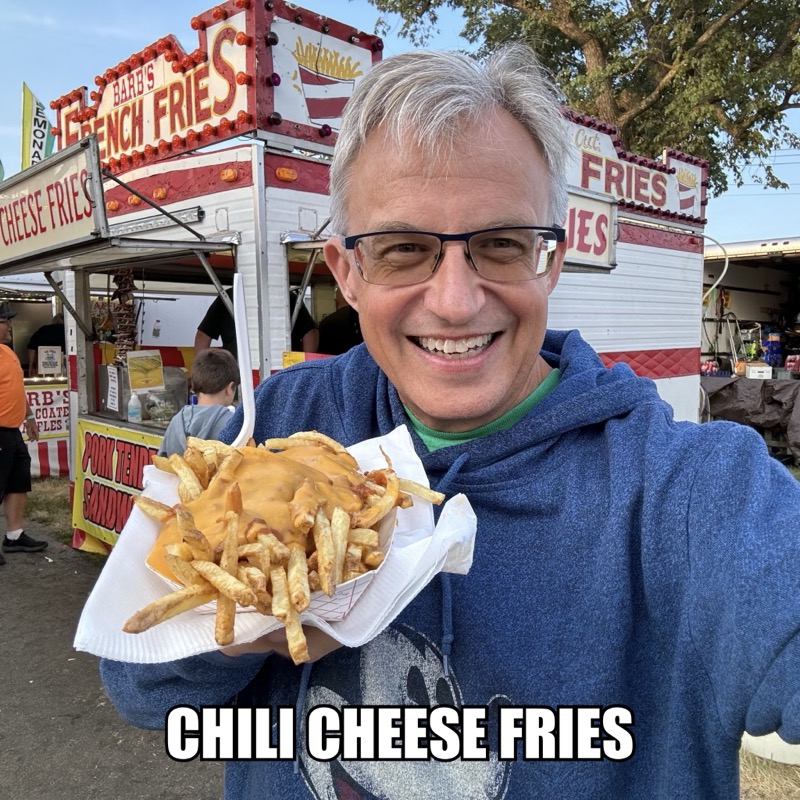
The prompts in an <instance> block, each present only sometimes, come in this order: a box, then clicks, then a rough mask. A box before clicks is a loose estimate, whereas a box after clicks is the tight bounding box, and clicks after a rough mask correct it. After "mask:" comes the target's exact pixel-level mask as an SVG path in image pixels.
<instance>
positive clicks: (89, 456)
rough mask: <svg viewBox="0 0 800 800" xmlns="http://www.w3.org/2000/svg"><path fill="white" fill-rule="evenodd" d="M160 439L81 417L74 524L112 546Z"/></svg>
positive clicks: (73, 510) (78, 437) (76, 454)
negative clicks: (143, 472)
mask: <svg viewBox="0 0 800 800" xmlns="http://www.w3.org/2000/svg"><path fill="white" fill-rule="evenodd" d="M160 443H161V437H160V436H159V435H158V434H156V435H153V434H148V433H134V432H133V431H129V430H126V429H124V428H116V427H114V426H112V425H104V424H102V423H98V422H91V421H89V420H86V419H79V420H78V435H77V437H76V452H75V494H74V498H73V505H72V525H73V527H75V528H78V529H79V530H82V531H84V532H85V533H87V534H89V535H91V536H94V537H95V538H97V539H100V540H101V541H103V542H106V543H107V544H114V543H115V542H116V541H117V538H118V537H119V534H120V531H121V530H122V528H123V526H124V525H125V522H126V521H127V519H128V516H129V515H130V512H131V506H132V505H133V499H134V497H135V496H137V495H138V494H139V493H140V492H141V491H142V471H143V470H144V467H145V466H146V465H147V464H149V463H150V462H151V459H152V457H153V455H154V454H155V453H156V452H157V451H158V446H159V444H160Z"/></svg>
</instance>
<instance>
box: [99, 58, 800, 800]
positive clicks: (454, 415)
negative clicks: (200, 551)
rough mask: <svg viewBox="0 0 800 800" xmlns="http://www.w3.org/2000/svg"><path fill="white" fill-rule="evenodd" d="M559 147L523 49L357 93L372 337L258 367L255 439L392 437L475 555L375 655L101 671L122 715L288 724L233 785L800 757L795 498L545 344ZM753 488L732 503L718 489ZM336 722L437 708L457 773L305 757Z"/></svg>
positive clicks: (405, 71)
mask: <svg viewBox="0 0 800 800" xmlns="http://www.w3.org/2000/svg"><path fill="white" fill-rule="evenodd" d="M569 153H570V145H569V142H568V138H567V134H566V131H565V129H564V125H563V118H562V115H561V109H560V108H559V104H558V99H557V93H556V92H555V90H554V89H553V88H552V87H551V86H550V84H549V83H548V81H547V78H546V76H545V74H544V72H543V70H542V69H541V68H540V66H539V64H538V62H537V61H536V58H535V56H534V55H533V54H532V53H531V52H530V51H529V50H528V49H527V48H524V47H520V46H512V47H508V48H505V49H503V50H501V51H500V52H498V53H496V54H495V55H494V56H492V57H491V58H490V59H489V60H488V61H487V62H486V63H485V64H479V63H478V62H476V61H473V60H472V59H470V58H469V57H467V56H463V55H459V54H454V53H436V52H420V51H418V52H414V53H407V54H404V55H400V56H396V57H393V58H389V59H387V60H386V61H384V62H382V63H380V64H379V65H377V66H375V67H374V68H373V69H372V70H371V71H370V72H369V73H368V74H367V75H366V76H365V77H364V79H363V80H362V81H361V82H360V83H359V84H358V85H357V87H356V89H355V92H354V95H353V97H352V99H351V100H350V101H349V103H348V106H347V108H346V111H345V117H344V119H343V123H342V128H341V132H340V134H339V138H338V141H337V144H336V151H335V156H334V161H333V165H332V168H331V180H330V187H331V206H332V226H333V229H334V231H335V233H336V235H335V236H333V237H332V238H331V239H330V240H329V241H328V243H327V244H326V246H325V257H326V260H327V263H328V264H329V266H330V268H331V269H332V271H333V272H334V275H335V276H336V279H337V282H338V285H339V287H340V289H341V291H342V292H343V294H344V296H345V297H346V299H347V301H348V302H349V303H350V304H351V305H352V306H353V308H355V309H356V310H357V311H358V313H359V318H360V322H361V328H362V332H363V336H364V344H363V345H360V346H358V347H355V348H353V349H352V350H350V351H348V352H347V353H346V354H344V355H342V356H339V357H336V358H330V359H322V360H318V361H313V362H307V363H304V364H301V365H298V366H296V367H293V368H290V369H286V370H282V371H281V372H280V373H278V374H277V375H275V376H273V377H271V378H269V379H268V380H267V381H265V382H264V383H263V384H262V385H261V386H260V387H259V389H258V390H257V395H256V410H257V418H256V427H255V432H254V436H255V438H256V440H257V441H261V440H263V439H265V438H267V437H281V436H287V435H289V434H291V433H293V432H295V431H298V430H308V429H317V430H320V431H322V432H324V433H326V434H328V435H330V436H333V437H334V438H336V439H338V440H339V441H341V442H343V443H344V444H348V445H349V444H352V443H354V442H357V441H360V440H362V439H367V438H370V437H374V436H378V435H381V434H386V433H389V432H390V431H392V430H393V429H394V428H396V427H397V426H399V425H406V426H408V427H409V428H410V429H411V431H412V439H413V442H414V446H415V448H416V451H417V453H418V454H419V456H420V458H421V459H422V462H423V464H424V466H425V469H426V471H427V474H428V476H429V478H430V481H431V484H432V485H433V487H434V488H436V489H438V490H439V491H442V492H444V493H446V494H447V495H453V494H455V493H457V492H463V493H464V494H466V495H467V497H468V498H469V500H470V502H471V504H472V506H473V508H474V510H475V513H476V515H477V518H478V533H477V539H476V544H475V553H474V561H473V565H472V568H471V570H470V572H469V574H467V575H464V576H462V575H457V576H456V575H453V576H451V575H447V574H441V575H438V576H436V577H435V578H434V579H433V580H432V581H431V582H430V583H429V584H428V585H427V586H426V587H425V589H424V590H423V591H422V592H421V593H420V594H419V595H418V596H417V597H415V598H414V599H413V601H412V602H411V603H410V604H409V605H408V606H407V607H406V608H405V609H404V610H403V611H402V612H401V613H400V614H399V616H397V618H396V619H395V620H394V621H393V622H392V623H391V625H390V626H389V627H388V628H387V629H386V630H385V631H383V632H382V633H381V634H380V635H378V636H377V637H376V638H374V639H373V640H371V641H370V642H368V643H367V644H365V645H364V646H363V647H360V648H354V649H347V648H340V647H337V644H336V642H334V641H333V640H331V639H327V638H326V637H325V636H324V635H322V634H321V633H320V632H319V631H316V630H315V629H311V628H309V629H308V631H307V633H308V638H309V648H310V651H311V655H312V658H314V659H316V660H315V662H314V664H313V669H312V667H311V665H310V664H307V665H305V666H304V667H303V668H299V667H295V666H294V665H293V664H292V663H291V662H290V661H288V660H287V659H286V658H285V652H286V643H285V639H284V638H283V636H282V634H273V635H270V636H267V637H264V638H262V639H260V640H258V641H256V642H252V643H249V644H244V645H238V646H235V647H231V648H228V649H226V650H225V651H224V652H216V653H212V654H206V655H203V656H198V657H196V658H192V659H186V660H183V661H181V662H177V663H174V664H162V665H149V666H144V665H141V666H140V665H132V664H119V663H115V662H109V661H104V662H103V664H102V674H103V678H104V681H105V685H106V688H107V690H108V692H109V694H110V696H111V698H112V699H113V701H114V702H115V704H116V705H117V706H118V708H119V709H120V711H121V713H122V714H123V715H124V716H125V717H126V718H127V719H129V720H131V721H132V722H134V723H135V724H139V725H144V726H152V727H161V726H163V725H164V715H165V714H166V712H167V711H168V709H170V708H171V707H172V706H175V705H179V704H191V705H198V706H199V705H221V704H230V703H234V702H235V703H236V704H237V706H238V707H239V708H243V707H247V706H270V707H273V708H274V709H275V710H276V711H277V709H278V708H280V707H284V706H287V705H290V706H294V707H295V708H296V710H297V714H298V717H299V719H298V723H299V726H300V728H299V732H300V735H299V736H298V739H297V748H298V753H297V764H296V766H297V767H298V771H299V776H298V775H295V774H294V773H293V768H292V765H291V764H289V763H276V762H267V761H260V762H258V761H231V762H229V763H228V764H227V766H226V779H225V796H226V798H230V799H231V800H232V798H237V799H241V798H261V797H280V798H290V800H294V799H295V798H345V797H346V798H364V799H365V800H367V799H368V798H369V799H370V800H372V799H374V798H381V799H382V800H414V799H415V798H420V797H436V798H439V797H441V798H459V800H463V799H465V798H470V799H471V798H482V799H483V800H485V798H514V799H516V798H536V800H564V798H575V799H576V800H584V799H586V798H598V799H599V800H643V798H647V800H674V798H679V797H680V798H692V799H693V800H699V799H701V798H720V799H722V798H725V799H726V800H734V798H737V797H738V772H737V770H738V748H739V740H740V737H741V734H742V732H743V731H744V730H745V728H747V730H749V731H750V732H752V733H756V734H760V733H767V732H768V731H773V730H779V731H780V733H781V735H783V736H784V737H785V738H787V739H788V740H790V741H796V742H797V741H800V634H798V631H800V546H798V536H797V531H798V528H800V489H798V484H797V482H796V481H795V480H794V479H793V478H792V476H791V475H790V474H789V473H788V472H787V471H786V470H785V469H784V468H783V467H782V466H781V465H780V464H778V463H777V462H776V461H774V460H773V459H771V458H770V457H769V455H768V454H767V452H766V449H765V447H764V444H763V442H762V440H761V439H760V437H758V436H757V435H756V434H755V433H754V432H752V431H750V430H748V429H747V428H744V427H741V426H738V425H734V424H730V423H710V424H707V425H703V426H700V425H693V424H689V423H676V422H674V421H673V419H672V413H671V409H670V408H669V406H667V405H666V404H665V403H664V402H663V401H661V400H660V399H659V397H658V394H657V392H656V390H655V387H654V384H653V383H652V382H651V381H649V380H646V379H643V378H638V377H637V376H636V375H634V374H633V372H632V371H631V370H630V369H629V368H628V367H627V366H625V365H621V364H620V365H616V366H614V367H613V368H611V369H606V368H605V367H604V366H603V365H602V363H601V361H600V359H599V357H598V356H597V354H596V353H595V352H594V351H593V350H592V349H591V348H590V347H589V345H588V344H586V342H584V341H583V340H582V339H581V337H580V335H579V334H578V332H577V331H548V330H547V329H546V322H547V304H548V298H549V296H550V294H551V292H552V291H553V290H554V288H555V286H556V283H557V281H558V276H559V272H560V269H561V265H562V261H563V258H564V250H565V247H566V245H565V241H564V231H563V229H562V228H561V227H560V225H561V223H562V222H563V220H564V218H565V215H566V206H567V187H566V177H565V176H566V168H567V159H568V157H569ZM240 426H241V412H238V413H237V416H235V417H234V419H233V421H232V422H231V423H230V424H229V426H228V427H227V428H226V429H225V431H223V434H222V438H223V440H225V441H229V442H230V441H231V440H232V439H233V438H234V436H235V435H236V433H237V431H238V430H239V427H240ZM741 475H747V476H748V478H747V479H748V491H747V492H737V493H735V494H734V496H733V497H731V496H730V493H715V492H713V491H709V485H710V482H713V483H718V484H719V485H730V484H734V485H736V484H737V481H740V479H741ZM716 495H719V496H716ZM347 706H370V707H373V706H377V707H383V708H386V709H388V710H391V711H393V712H398V713H397V714H396V716H397V717H398V719H399V718H400V716H401V714H400V710H399V709H398V708H396V707H403V709H402V710H406V709H407V708H409V707H414V708H416V710H417V711H419V710H420V709H423V710H425V709H428V708H432V707H436V708H437V709H441V713H443V714H444V713H447V714H449V713H450V711H449V710H447V711H445V709H450V710H454V713H455V715H456V720H457V721H456V723H455V724H454V726H453V727H452V728H448V727H447V726H445V728H447V730H445V728H441V729H439V734H437V733H435V732H431V733H430V735H429V736H428V737H427V740H428V742H429V743H430V741H433V742H434V744H436V745H437V749H438V750H441V747H442V746H444V744H448V745H449V744H450V742H449V739H450V738H451V734H452V735H453V736H456V739H457V741H456V751H455V754H454V755H455V757H453V755H452V754H451V755H449V756H448V757H446V758H445V757H442V758H441V759H439V760H437V758H436V757H433V758H427V757H425V756H422V757H421V758H418V757H416V756H415V757H413V758H409V759H407V760H404V759H403V758H402V757H399V758H395V757H392V758H390V759H387V760H381V759H380V758H365V759H364V760H358V759H349V758H346V757H340V756H337V757H335V758H331V759H330V760H324V759H322V758H319V757H317V758H315V757H312V756H310V755H309V751H308V749H307V743H308V742H307V740H306V739H305V737H304V735H303V734H304V732H305V730H306V728H305V723H306V720H307V719H308V715H309V713H310V711H311V709H313V708H325V709H326V710H325V713H326V714H327V715H329V716H330V715H331V714H333V717H332V718H334V719H335V718H336V712H335V711H334V712H331V711H330V709H338V708H340V707H347ZM425 713H426V714H427V711H425ZM438 713H440V712H439V711H437V714H438ZM387 714H388V711H387ZM462 714H463V716H462ZM468 717H469V721H470V724H469V725H468ZM342 719H344V717H343V718H342ZM430 719H431V720H432V719H434V717H433V716H431V717H430ZM436 719H438V717H436ZM476 719H477V720H478V722H477V724H475V723H476ZM398 724H399V723H398ZM468 729H469V730H470V731H472V734H474V736H473V735H472V734H471V735H470V736H469V737H468V736H467V731H468ZM414 730H415V731H417V733H418V732H419V730H420V729H419V727H416V728H415V729H414ZM431 731H433V729H431ZM476 731H477V732H476ZM424 733H425V731H424V730H423V734H424ZM361 734H362V735H363V731H362V732H361ZM332 735H334V736H335V735H336V732H335V731H333V732H332ZM354 735H355V734H354ZM386 735H387V731H386V730H382V731H380V732H375V736H376V737H380V741H383V742H384V743H385V742H386V741H388V742H389V744H392V742H393V740H392V736H393V733H392V730H391V729H389V730H388V736H389V739H388V740H387V739H386ZM396 735H397V736H401V737H402V736H404V734H402V733H400V732H398V733H397V734H396ZM414 736H415V738H414V741H413V744H414V746H415V747H416V751H418V750H419V736H417V734H416V733H415V734H414ZM459 736H460V737H462V738H461V745H463V748H464V749H463V750H459V749H458V737H459ZM422 738H423V739H425V738H426V737H425V736H424V735H423V736H422ZM467 738H469V742H467ZM376 741H378V739H376ZM405 743H406V744H408V741H406V742H405ZM468 746H469V749H467V747H468ZM345 749H346V748H345ZM416 751H415V752H416ZM312 752H318V751H316V750H314V749H313V748H312ZM334 752H338V751H337V750H336V748H335V747H334ZM381 752H384V751H381ZM403 752H406V751H403ZM431 752H433V748H431ZM469 754H473V755H474V758H471V757H469Z"/></svg>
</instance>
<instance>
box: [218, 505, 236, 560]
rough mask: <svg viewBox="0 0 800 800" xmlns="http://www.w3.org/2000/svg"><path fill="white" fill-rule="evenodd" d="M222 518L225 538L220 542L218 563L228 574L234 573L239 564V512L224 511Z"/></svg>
mask: <svg viewBox="0 0 800 800" xmlns="http://www.w3.org/2000/svg"><path fill="white" fill-rule="evenodd" d="M224 520H225V539H224V540H223V542H222V553H221V555H220V557H219V565H220V567H221V568H222V569H224V570H225V572H227V573H228V575H236V571H237V569H238V564H239V514H238V513H236V512H235V511H226V512H225V517H224Z"/></svg>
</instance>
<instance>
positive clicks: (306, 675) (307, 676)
mask: <svg viewBox="0 0 800 800" xmlns="http://www.w3.org/2000/svg"><path fill="white" fill-rule="evenodd" d="M312 666H313V664H312V663H311V662H310V661H306V663H305V664H303V671H302V673H301V674H300V688H299V689H298V690H297V702H296V703H295V704H294V746H295V753H296V755H295V759H294V774H295V775H297V773H298V772H299V771H300V725H301V720H302V718H303V717H302V714H303V708H304V707H305V704H306V694H307V693H308V682H309V681H310V680H311V667H312Z"/></svg>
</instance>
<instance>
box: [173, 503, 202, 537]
mask: <svg viewBox="0 0 800 800" xmlns="http://www.w3.org/2000/svg"><path fill="white" fill-rule="evenodd" d="M175 521H176V522H177V523H178V530H179V531H180V532H181V533H183V532H184V531H193V530H195V528H197V526H196V525H195V524H194V517H193V516H192V512H191V511H189V509H188V508H186V507H185V506H182V505H180V504H178V505H177V506H175Z"/></svg>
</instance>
